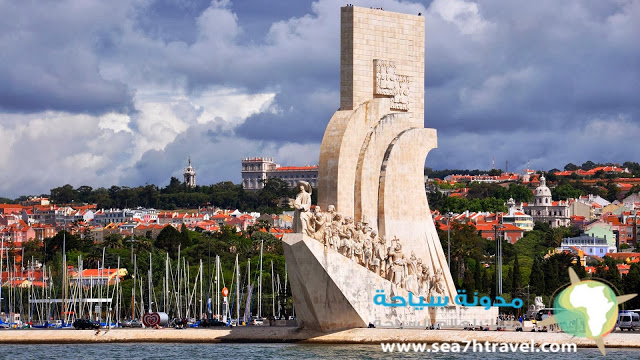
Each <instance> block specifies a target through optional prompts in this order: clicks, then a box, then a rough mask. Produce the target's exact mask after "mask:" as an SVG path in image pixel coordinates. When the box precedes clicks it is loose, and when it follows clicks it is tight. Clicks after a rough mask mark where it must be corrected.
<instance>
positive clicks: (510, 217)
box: [502, 199, 534, 231]
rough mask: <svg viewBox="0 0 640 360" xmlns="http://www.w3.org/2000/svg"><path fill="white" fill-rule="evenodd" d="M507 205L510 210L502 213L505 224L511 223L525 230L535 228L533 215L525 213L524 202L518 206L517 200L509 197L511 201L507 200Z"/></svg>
mask: <svg viewBox="0 0 640 360" xmlns="http://www.w3.org/2000/svg"><path fill="white" fill-rule="evenodd" d="M507 207H508V208H509V212H508V213H506V214H504V215H502V223H503V224H511V225H514V226H517V227H518V228H520V229H522V230H524V231H531V230H533V226H534V223H533V217H531V215H527V214H525V213H524V210H523V209H522V204H520V206H519V207H517V206H516V202H515V201H514V200H513V199H509V201H507Z"/></svg>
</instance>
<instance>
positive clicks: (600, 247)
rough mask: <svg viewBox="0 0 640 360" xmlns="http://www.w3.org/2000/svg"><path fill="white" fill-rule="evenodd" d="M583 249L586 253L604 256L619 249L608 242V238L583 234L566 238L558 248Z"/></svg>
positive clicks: (562, 249) (573, 250)
mask: <svg viewBox="0 0 640 360" xmlns="http://www.w3.org/2000/svg"><path fill="white" fill-rule="evenodd" d="M576 249H577V250H582V251H583V252H584V254H585V255H591V256H599V257H604V256H605V255H606V254H607V253H615V252H617V251H618V250H617V249H616V247H615V246H612V245H610V244H609V243H608V241H607V239H606V238H604V239H603V238H598V237H595V236H588V235H581V236H578V237H573V238H564V239H562V243H561V244H560V248H559V249H558V250H561V251H565V250H566V251H571V252H574V253H575V250H576Z"/></svg>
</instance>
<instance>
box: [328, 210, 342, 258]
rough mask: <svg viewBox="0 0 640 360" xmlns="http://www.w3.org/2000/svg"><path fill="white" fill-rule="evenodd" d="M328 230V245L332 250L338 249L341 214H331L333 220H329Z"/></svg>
mask: <svg viewBox="0 0 640 360" xmlns="http://www.w3.org/2000/svg"><path fill="white" fill-rule="evenodd" d="M329 207H330V208H331V206H329ZM330 230H331V238H330V239H329V246H330V247H331V248H332V249H334V250H338V248H339V247H340V245H341V242H340V234H341V232H342V215H340V214H335V215H333V221H332V222H331V227H330Z"/></svg>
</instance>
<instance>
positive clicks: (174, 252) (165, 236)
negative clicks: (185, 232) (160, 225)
mask: <svg viewBox="0 0 640 360" xmlns="http://www.w3.org/2000/svg"><path fill="white" fill-rule="evenodd" d="M183 241H184V237H183V236H182V234H181V233H180V232H179V231H178V230H176V228H174V227H173V226H165V227H164V229H162V231H160V233H159V234H158V238H157V239H156V241H155V244H154V245H155V247H157V248H160V249H163V250H165V251H167V252H168V253H169V256H171V257H173V258H175V257H177V256H178V247H180V245H181V244H182V242H183ZM182 248H183V249H184V247H182Z"/></svg>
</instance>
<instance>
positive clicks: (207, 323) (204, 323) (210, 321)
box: [200, 319, 227, 327]
mask: <svg viewBox="0 0 640 360" xmlns="http://www.w3.org/2000/svg"><path fill="white" fill-rule="evenodd" d="M211 326H227V324H226V323H224V322H222V321H219V320H216V319H202V320H200V327H211Z"/></svg>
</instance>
